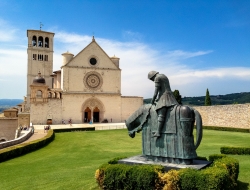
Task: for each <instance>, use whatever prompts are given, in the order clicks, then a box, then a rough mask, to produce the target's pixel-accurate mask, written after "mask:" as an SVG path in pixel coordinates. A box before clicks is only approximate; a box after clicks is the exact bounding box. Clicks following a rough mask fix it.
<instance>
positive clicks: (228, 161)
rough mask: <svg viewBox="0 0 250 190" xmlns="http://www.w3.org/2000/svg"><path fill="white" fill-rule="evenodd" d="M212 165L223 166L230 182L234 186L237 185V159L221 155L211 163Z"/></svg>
mask: <svg viewBox="0 0 250 190" xmlns="http://www.w3.org/2000/svg"><path fill="white" fill-rule="evenodd" d="M213 166H214V167H217V168H225V169H226V170H227V171H228V174H229V176H230V182H231V183H230V184H232V185H233V186H234V187H236V186H237V179H238V176H239V161H238V160H237V159H234V158H231V157H223V158H221V159H218V160H215V161H214V163H213Z"/></svg>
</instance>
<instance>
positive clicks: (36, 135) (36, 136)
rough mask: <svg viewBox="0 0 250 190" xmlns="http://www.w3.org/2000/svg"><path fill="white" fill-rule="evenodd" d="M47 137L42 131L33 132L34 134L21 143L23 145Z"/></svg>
mask: <svg viewBox="0 0 250 190" xmlns="http://www.w3.org/2000/svg"><path fill="white" fill-rule="evenodd" d="M46 135H47V133H44V130H35V131H34V134H33V135H32V136H31V137H30V138H29V139H28V140H26V141H24V142H22V143H21V144H23V143H27V142H31V141H34V140H37V139H41V138H43V137H45V136H46Z"/></svg>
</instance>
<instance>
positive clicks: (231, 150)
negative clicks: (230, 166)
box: [220, 146, 250, 155]
mask: <svg viewBox="0 0 250 190" xmlns="http://www.w3.org/2000/svg"><path fill="white" fill-rule="evenodd" d="M220 152H221V153H222V154H238V155H240V154H248V155H249V154H250V148H249V147H228V146H224V147H221V148H220Z"/></svg>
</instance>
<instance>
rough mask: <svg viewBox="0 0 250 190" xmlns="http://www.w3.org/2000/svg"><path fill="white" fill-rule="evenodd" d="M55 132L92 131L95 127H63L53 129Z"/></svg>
mask: <svg viewBox="0 0 250 190" xmlns="http://www.w3.org/2000/svg"><path fill="white" fill-rule="evenodd" d="M53 130H54V132H55V133H61V132H78V131H94V130H95V127H86V128H65V129H53Z"/></svg>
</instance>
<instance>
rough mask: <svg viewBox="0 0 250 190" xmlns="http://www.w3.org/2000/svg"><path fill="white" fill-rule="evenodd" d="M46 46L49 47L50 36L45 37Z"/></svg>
mask: <svg viewBox="0 0 250 190" xmlns="http://www.w3.org/2000/svg"><path fill="white" fill-rule="evenodd" d="M44 47H46V48H49V38H48V37H46V38H45V43H44Z"/></svg>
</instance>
